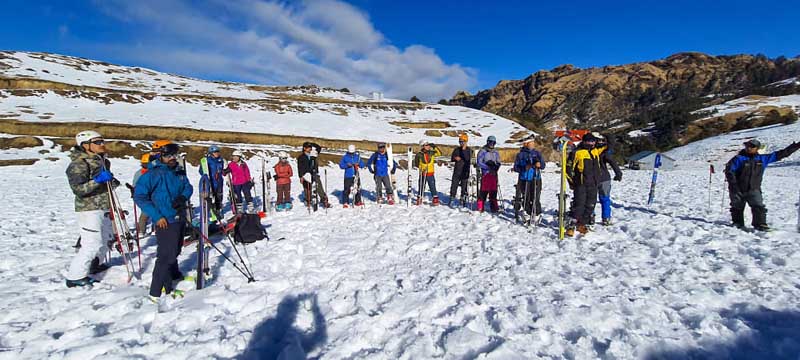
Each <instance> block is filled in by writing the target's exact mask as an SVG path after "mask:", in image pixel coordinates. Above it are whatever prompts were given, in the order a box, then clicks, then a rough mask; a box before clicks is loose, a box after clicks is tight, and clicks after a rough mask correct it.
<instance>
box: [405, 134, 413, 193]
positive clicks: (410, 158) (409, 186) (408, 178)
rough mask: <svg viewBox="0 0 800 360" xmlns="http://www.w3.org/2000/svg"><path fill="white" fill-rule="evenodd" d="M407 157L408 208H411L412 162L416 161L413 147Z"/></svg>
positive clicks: (409, 148) (409, 149)
mask: <svg viewBox="0 0 800 360" xmlns="http://www.w3.org/2000/svg"><path fill="white" fill-rule="evenodd" d="M406 156H408V163H407V164H406V175H407V179H406V207H409V206H410V205H411V168H412V166H411V162H412V161H414V158H413V151H412V150H411V146H409V147H408V151H407V152H406Z"/></svg>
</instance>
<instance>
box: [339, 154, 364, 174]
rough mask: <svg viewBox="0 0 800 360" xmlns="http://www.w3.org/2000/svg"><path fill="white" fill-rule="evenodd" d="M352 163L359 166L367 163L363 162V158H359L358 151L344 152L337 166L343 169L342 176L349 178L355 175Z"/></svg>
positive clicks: (361, 166)
mask: <svg viewBox="0 0 800 360" xmlns="http://www.w3.org/2000/svg"><path fill="white" fill-rule="evenodd" d="M354 165H358V167H359V168H362V169H363V168H365V167H366V166H367V165H366V164H364V160H362V159H361V155H359V154H358V153H352V154H351V153H346V154H344V156H342V160H340V161H339V167H340V168H342V169H344V178H345V179H349V178H351V177H355V176H356V173H355V169H354V167H353V166H354Z"/></svg>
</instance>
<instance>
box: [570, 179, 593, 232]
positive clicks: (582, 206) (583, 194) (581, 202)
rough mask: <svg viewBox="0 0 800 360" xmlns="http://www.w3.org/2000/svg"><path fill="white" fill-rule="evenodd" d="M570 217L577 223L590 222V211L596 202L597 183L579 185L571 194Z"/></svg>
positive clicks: (585, 223)
mask: <svg viewBox="0 0 800 360" xmlns="http://www.w3.org/2000/svg"><path fill="white" fill-rule="evenodd" d="M572 195H573V196H572V217H574V218H575V220H576V221H577V222H578V225H589V224H591V223H592V213H593V212H594V206H595V204H597V185H589V186H587V185H579V186H576V187H575V191H574V192H573V194H572Z"/></svg>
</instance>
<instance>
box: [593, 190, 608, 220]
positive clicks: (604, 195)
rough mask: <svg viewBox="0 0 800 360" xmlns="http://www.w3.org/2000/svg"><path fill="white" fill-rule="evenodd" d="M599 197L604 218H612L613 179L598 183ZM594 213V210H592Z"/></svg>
mask: <svg viewBox="0 0 800 360" xmlns="http://www.w3.org/2000/svg"><path fill="white" fill-rule="evenodd" d="M597 194H598V196H597V197H598V199H599V200H600V208H601V216H602V217H603V220H605V219H611V180H606V181H603V182H601V183H600V184H598V185H597ZM592 214H594V212H592Z"/></svg>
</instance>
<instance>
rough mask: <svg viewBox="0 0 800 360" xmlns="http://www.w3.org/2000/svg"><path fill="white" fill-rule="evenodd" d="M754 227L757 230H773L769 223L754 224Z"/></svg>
mask: <svg viewBox="0 0 800 360" xmlns="http://www.w3.org/2000/svg"><path fill="white" fill-rule="evenodd" d="M753 229H755V230H757V231H764V232H768V231H770V230H772V229H770V227H769V225H767V224H759V225H756V226H753Z"/></svg>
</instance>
